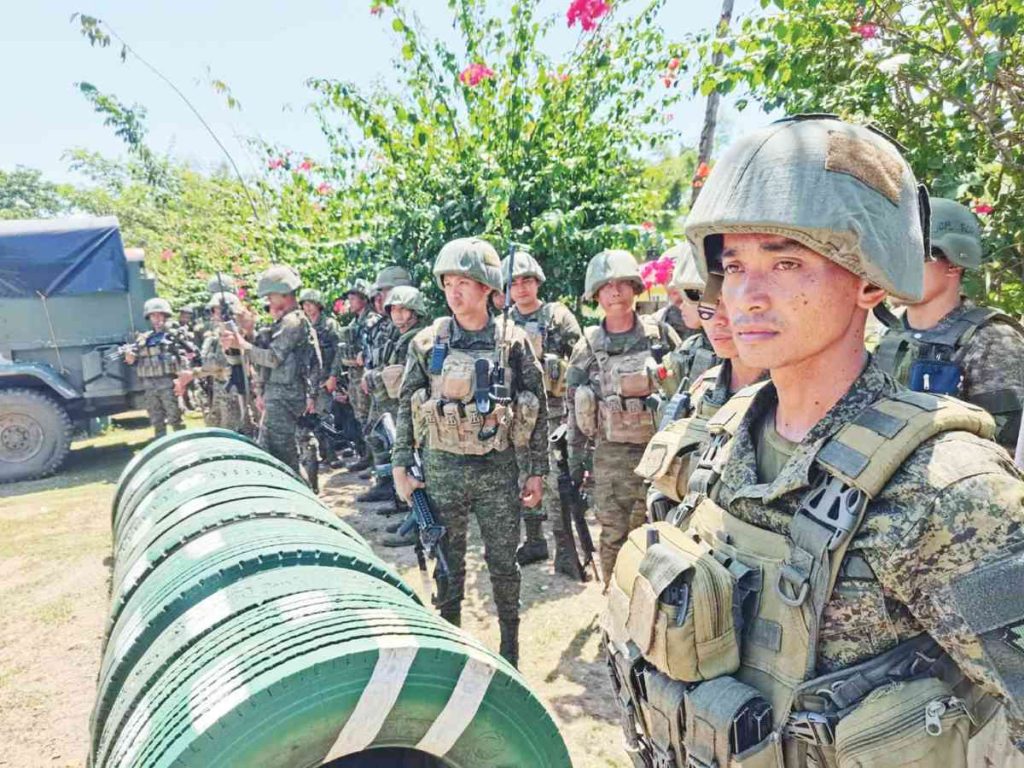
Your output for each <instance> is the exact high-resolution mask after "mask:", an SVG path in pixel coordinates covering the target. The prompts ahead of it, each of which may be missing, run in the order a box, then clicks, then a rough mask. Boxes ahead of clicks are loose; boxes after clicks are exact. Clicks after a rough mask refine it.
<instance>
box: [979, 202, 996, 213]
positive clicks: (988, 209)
mask: <svg viewBox="0 0 1024 768" xmlns="http://www.w3.org/2000/svg"><path fill="white" fill-rule="evenodd" d="M995 210H996V209H995V206H992V205H989V204H988V203H975V205H974V212H975V213H976V214H978V215H979V216H988V215H989V214H990V213H994V212H995Z"/></svg>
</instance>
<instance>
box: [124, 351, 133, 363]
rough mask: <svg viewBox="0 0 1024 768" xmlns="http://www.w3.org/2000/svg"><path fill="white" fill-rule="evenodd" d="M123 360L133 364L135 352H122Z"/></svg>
mask: <svg viewBox="0 0 1024 768" xmlns="http://www.w3.org/2000/svg"><path fill="white" fill-rule="evenodd" d="M124 362H125V364H126V365H135V353H134V352H125V353H124Z"/></svg>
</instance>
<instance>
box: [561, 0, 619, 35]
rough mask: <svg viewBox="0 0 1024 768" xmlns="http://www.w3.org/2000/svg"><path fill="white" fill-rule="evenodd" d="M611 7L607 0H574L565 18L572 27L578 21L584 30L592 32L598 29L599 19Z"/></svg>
mask: <svg viewBox="0 0 1024 768" xmlns="http://www.w3.org/2000/svg"><path fill="white" fill-rule="evenodd" d="M611 9H612V7H611V5H609V4H608V3H606V2H605V0H573V1H572V2H571V3H570V4H569V10H568V11H566V14H565V18H566V21H568V22H569V26H570V27H574V26H576V22H577V21H578V22H579V23H580V26H581V27H582V28H583V31H584V32H592V31H594V30H595V29H597V20H598V19H600V18H601V17H602V16H604V15H605V14H606V13H608V11H610V10H611Z"/></svg>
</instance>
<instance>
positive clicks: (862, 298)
mask: <svg viewBox="0 0 1024 768" xmlns="http://www.w3.org/2000/svg"><path fill="white" fill-rule="evenodd" d="M884 300H885V289H884V288H879V287H878V286H877V285H874V284H872V283H869V282H868V281H867V280H861V281H860V289H859V290H858V291H857V306H858V307H860V308H861V309H867V310H872V309H874V308H875V307H877V306H878V305H879V304H881V303H882V302H883V301H884Z"/></svg>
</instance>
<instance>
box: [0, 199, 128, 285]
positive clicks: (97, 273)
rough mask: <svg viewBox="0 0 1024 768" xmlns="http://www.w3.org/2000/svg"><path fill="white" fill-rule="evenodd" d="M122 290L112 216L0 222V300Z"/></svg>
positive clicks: (123, 273) (121, 259) (120, 253)
mask: <svg viewBox="0 0 1024 768" xmlns="http://www.w3.org/2000/svg"><path fill="white" fill-rule="evenodd" d="M127 290H128V267H127V264H126V261H125V255H124V245H123V244H122V242H121V233H120V231H119V230H118V223H117V219H116V218H114V217H113V216H110V217H103V218H72V219H49V220H39V219H37V220H27V221H0V299H5V298H6V299H10V298H26V297H33V298H35V297H37V296H38V295H39V294H42V295H43V296H45V297H50V296H72V295H76V294H83V293H99V292H107V293H124V292H126V291H127Z"/></svg>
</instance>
